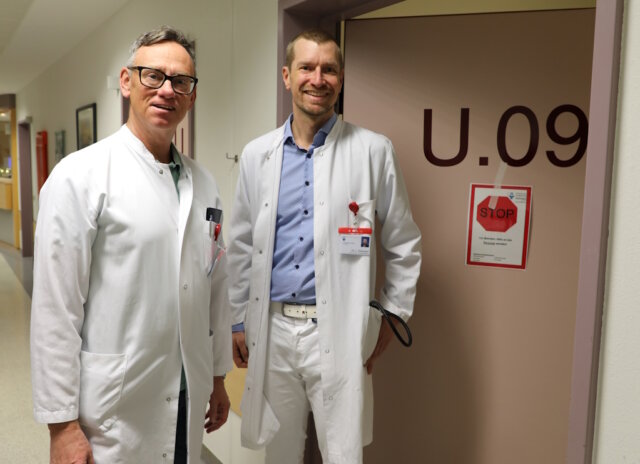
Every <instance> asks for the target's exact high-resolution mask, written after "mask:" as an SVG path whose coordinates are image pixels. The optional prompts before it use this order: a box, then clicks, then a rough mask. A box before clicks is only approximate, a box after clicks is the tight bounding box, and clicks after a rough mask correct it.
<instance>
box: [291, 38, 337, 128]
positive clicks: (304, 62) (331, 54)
mask: <svg viewBox="0 0 640 464" xmlns="http://www.w3.org/2000/svg"><path fill="white" fill-rule="evenodd" d="M282 78H283V80H284V84H285V87H286V88H287V90H290V91H291V95H292V97H293V117H294V121H295V119H296V118H300V117H306V118H309V119H311V120H312V121H315V122H317V123H324V122H325V121H327V120H328V119H329V118H330V117H331V116H332V115H333V108H334V105H335V104H336V101H337V100H338V96H339V95H340V90H341V89H342V80H343V70H342V68H341V67H340V62H339V60H338V54H337V46H336V44H335V43H334V42H331V41H330V42H323V43H320V44H318V43H316V42H314V41H312V40H307V39H304V38H300V39H298V40H297V41H296V42H295V43H294V44H293V60H292V62H291V66H290V67H287V66H285V67H283V68H282Z"/></svg>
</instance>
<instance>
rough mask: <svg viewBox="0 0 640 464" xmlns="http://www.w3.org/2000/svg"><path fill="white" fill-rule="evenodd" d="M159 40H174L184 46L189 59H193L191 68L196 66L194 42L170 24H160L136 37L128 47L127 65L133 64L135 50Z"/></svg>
mask: <svg viewBox="0 0 640 464" xmlns="http://www.w3.org/2000/svg"><path fill="white" fill-rule="evenodd" d="M160 42H176V43H177V44H180V45H182V46H183V47H184V49H185V50H186V51H187V53H189V56H190V57H191V60H192V61H193V68H194V69H195V67H196V49H195V45H194V43H193V42H192V41H191V40H189V39H188V38H187V36H186V35H185V34H184V33H182V32H181V31H179V30H178V29H175V28H173V27H171V26H160V27H159V28H158V29H154V30H152V31H149V32H145V33H144V34H142V35H141V36H140V37H138V38H137V39H136V41H135V42H133V44H131V47H130V48H129V59H128V60H127V66H133V61H134V59H135V56H136V52H137V51H138V49H139V48H140V47H148V46H149V45H154V44H157V43H160Z"/></svg>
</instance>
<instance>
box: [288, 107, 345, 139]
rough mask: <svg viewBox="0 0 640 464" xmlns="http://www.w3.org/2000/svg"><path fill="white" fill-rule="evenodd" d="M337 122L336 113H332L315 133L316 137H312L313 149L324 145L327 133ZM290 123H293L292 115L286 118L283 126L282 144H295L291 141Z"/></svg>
mask: <svg viewBox="0 0 640 464" xmlns="http://www.w3.org/2000/svg"><path fill="white" fill-rule="evenodd" d="M337 120H338V115H337V114H336V113H333V115H331V118H329V120H328V121H327V122H325V123H324V125H323V126H322V127H321V128H320V129H318V132H316V135H314V136H313V142H312V143H311V145H312V146H313V147H315V148H317V147H320V146H322V145H324V142H325V140H326V139H327V136H328V135H329V132H331V129H333V125H334V124H335V123H336V121H337ZM292 122H293V113H292V114H291V115H290V116H289V117H288V118H287V122H286V123H285V125H284V143H285V144H287V143H293V144H295V140H294V139H293V131H292V130H291V123H292Z"/></svg>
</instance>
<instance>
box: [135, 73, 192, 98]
mask: <svg viewBox="0 0 640 464" xmlns="http://www.w3.org/2000/svg"><path fill="white" fill-rule="evenodd" d="M127 68H129V69H131V70H134V69H137V70H138V74H139V76H140V83H141V84H142V85H144V86H145V87H149V88H150V89H159V88H160V87H162V86H163V85H164V83H165V81H169V82H171V87H172V88H173V91H174V92H175V93H179V94H182V95H190V94H191V92H193V89H195V88H196V84H197V83H198V79H197V78H195V77H192V76H185V75H183V74H176V75H175V76H167V75H166V74H165V73H163V72H162V71H160V70H158V69H153V68H147V67H146V66H127Z"/></svg>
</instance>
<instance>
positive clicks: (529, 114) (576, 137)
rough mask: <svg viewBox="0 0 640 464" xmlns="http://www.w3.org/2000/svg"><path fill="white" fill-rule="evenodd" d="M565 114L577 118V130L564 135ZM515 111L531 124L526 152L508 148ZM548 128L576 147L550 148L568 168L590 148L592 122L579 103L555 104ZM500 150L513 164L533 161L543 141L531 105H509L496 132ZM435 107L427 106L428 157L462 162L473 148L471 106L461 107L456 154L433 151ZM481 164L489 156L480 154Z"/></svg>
mask: <svg viewBox="0 0 640 464" xmlns="http://www.w3.org/2000/svg"><path fill="white" fill-rule="evenodd" d="M563 114H569V115H571V117H575V119H576V120H577V126H576V129H575V131H573V133H572V134H569V135H561V134H560V133H559V132H558V118H559V117H560V116H561V115H563ZM515 115H522V116H524V117H525V118H526V120H527V122H528V124H529V146H528V148H527V151H526V153H524V154H523V153H511V152H509V150H508V148H507V131H508V130H509V121H510V120H511V118H512V117H513V116H515ZM546 132H547V135H548V137H549V139H550V140H551V141H552V142H555V143H556V144H558V145H566V146H574V147H575V148H574V149H573V151H572V150H571V149H569V150H568V154H567V153H563V154H562V155H560V154H559V153H557V152H556V150H554V149H552V148H551V147H543V148H546V149H545V151H546V155H547V158H548V159H549V161H550V162H551V164H553V165H555V166H558V167H561V168H568V167H570V166H573V165H575V164H576V163H578V162H579V161H580V160H581V159H582V157H583V156H584V154H585V152H586V150H587V136H588V133H589V122H588V121H587V116H586V115H585V114H584V112H583V111H582V110H581V109H580V108H578V107H577V106H575V105H560V106H558V107H556V108H554V109H553V110H552V111H551V112H550V113H549V115H548V116H547V120H546ZM496 139H497V140H496V143H497V150H498V154H499V155H500V158H501V159H502V160H503V161H504V162H505V163H506V164H507V165H509V166H514V167H521V166H526V165H527V164H529V163H530V162H531V161H532V160H533V158H534V157H535V156H536V153H537V152H538V147H539V145H540V127H539V123H538V118H536V115H535V114H534V112H533V110H532V109H531V108H528V107H526V106H512V107H511V108H509V109H507V110H506V111H505V112H504V113H502V116H501V117H500V121H499V122H498V128H497V136H496ZM432 141H433V110H432V109H430V108H427V109H425V110H424V140H423V144H424V155H425V156H426V158H427V160H428V161H429V162H430V163H431V164H434V165H436V166H443V167H447V166H455V165H457V164H459V163H461V162H462V161H463V160H464V159H465V158H466V156H467V153H468V151H469V108H461V111H460V150H459V151H458V154H457V155H455V156H454V157H452V158H442V157H440V156H438V155H436V154H435V153H434V152H433V148H432V147H433V144H432ZM479 164H480V166H487V165H488V164H489V158H488V157H486V156H482V157H480V158H479Z"/></svg>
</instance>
